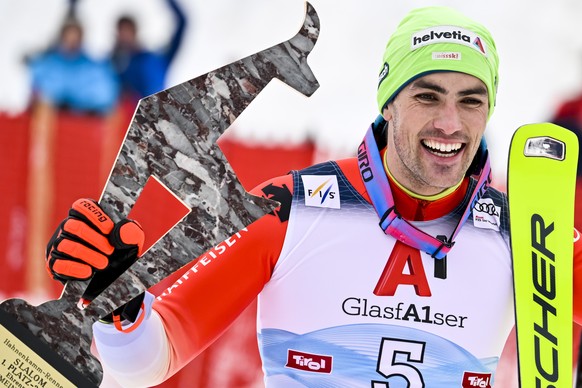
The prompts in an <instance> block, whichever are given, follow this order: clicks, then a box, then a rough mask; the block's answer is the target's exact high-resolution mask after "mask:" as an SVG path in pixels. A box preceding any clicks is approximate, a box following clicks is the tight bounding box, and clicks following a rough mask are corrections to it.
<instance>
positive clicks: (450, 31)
mask: <svg viewBox="0 0 582 388" xmlns="http://www.w3.org/2000/svg"><path fill="white" fill-rule="evenodd" d="M435 43H458V44H462V45H465V46H467V47H471V48H472V49H475V50H477V51H479V52H480V53H481V54H483V55H487V46H486V45H485V42H484V41H483V39H482V38H481V37H480V36H479V35H477V34H476V33H474V32H473V31H470V30H466V29H464V28H461V27H456V26H436V27H431V28H427V29H426V30H422V31H419V32H417V33H415V34H414V35H412V37H411V40H410V48H411V50H416V49H417V48H420V47H423V46H427V45H430V44H435Z"/></svg>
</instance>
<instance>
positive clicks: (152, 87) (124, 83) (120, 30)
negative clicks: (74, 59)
mask: <svg viewBox="0 0 582 388" xmlns="http://www.w3.org/2000/svg"><path fill="white" fill-rule="evenodd" d="M167 4H168V6H169V8H170V9H171V10H172V13H173V14H174V17H175V23H176V27H175V29H174V33H173V35H172V38H171V39H170V41H169V43H168V45H167V46H166V47H165V48H164V49H162V50H159V51H150V50H146V49H145V48H144V47H143V46H142V45H141V44H140V43H139V41H138V37H137V35H138V25H137V22H136V21H135V19H134V18H133V17H132V16H129V15H123V16H121V17H120V18H119V19H118V21H117V38H116V43H115V47H114V49H113V54H112V60H113V64H114V66H115V69H116V70H117V73H118V75H119V79H120V81H121V88H122V95H123V97H124V98H130V99H132V100H136V101H137V100H139V99H140V98H143V97H146V96H149V95H151V94H153V93H156V92H159V91H161V90H163V89H165V88H166V87H167V85H166V74H167V72H168V69H169V67H170V64H171V63H172V60H173V59H174V57H175V55H176V53H177V52H178V49H179V47H180V44H181V42H182V38H183V35H184V30H185V27H186V17H185V15H184V13H183V12H182V10H181V8H180V7H179V6H178V4H177V2H176V0H167Z"/></svg>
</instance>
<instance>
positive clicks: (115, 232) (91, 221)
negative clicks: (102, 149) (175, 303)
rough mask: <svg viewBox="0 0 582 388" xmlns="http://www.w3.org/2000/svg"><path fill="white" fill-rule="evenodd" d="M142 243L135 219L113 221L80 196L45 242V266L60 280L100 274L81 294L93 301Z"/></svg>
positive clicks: (92, 203) (129, 264)
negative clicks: (46, 242)
mask: <svg viewBox="0 0 582 388" xmlns="http://www.w3.org/2000/svg"><path fill="white" fill-rule="evenodd" d="M143 244H144V232H143V230H142V229H141V227H140V226H139V225H138V224H137V223H136V222H135V221H132V220H128V219H123V220H121V221H119V222H118V223H114V222H113V221H112V220H111V218H109V216H108V215H107V214H106V213H105V211H104V210H103V209H101V207H100V206H99V205H98V204H97V203H96V202H95V201H93V200H91V199H79V200H77V201H75V203H73V206H72V207H71V209H70V210H69V216H68V217H67V218H66V219H65V220H64V221H63V222H62V223H61V224H60V225H59V227H58V228H57V230H56V231H55V233H54V235H53V236H52V238H51V239H50V241H49V243H48V245H47V250H46V268H47V271H48V272H49V274H50V275H51V277H52V278H54V279H56V280H59V281H61V282H63V283H64V282H66V281H68V280H88V279H90V278H92V277H93V276H94V275H95V274H96V273H99V275H98V276H96V278H95V279H94V280H93V281H92V282H91V287H90V288H91V290H89V289H88V290H87V291H88V292H87V291H86V292H85V295H83V297H84V298H86V299H88V300H92V299H93V298H94V297H95V296H97V295H98V294H99V293H101V291H103V289H104V288H105V287H107V286H108V285H109V284H110V282H111V281H113V280H115V278H117V277H118V276H119V275H120V274H121V273H122V272H123V271H125V270H126V269H127V268H129V266H131V264H133V262H135V260H136V259H137V257H139V256H140V255H141V254H142V249H143ZM96 281H97V283H98V284H94V283H96Z"/></svg>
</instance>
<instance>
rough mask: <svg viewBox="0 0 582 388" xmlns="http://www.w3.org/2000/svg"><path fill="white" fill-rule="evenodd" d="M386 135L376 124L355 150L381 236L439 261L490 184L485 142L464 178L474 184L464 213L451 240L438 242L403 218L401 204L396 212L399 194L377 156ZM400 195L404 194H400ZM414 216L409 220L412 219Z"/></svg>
mask: <svg viewBox="0 0 582 388" xmlns="http://www.w3.org/2000/svg"><path fill="white" fill-rule="evenodd" d="M380 117H381V116H380ZM385 131H386V123H385V122H382V121H380V120H377V121H376V123H374V124H372V125H371V126H370V128H369V129H368V131H367V133H366V136H365V137H364V140H363V141H362V143H361V144H360V146H359V148H358V166H359V170H360V176H361V178H362V180H363V182H364V184H365V186H366V191H367V192H368V194H369V196H370V199H371V202H372V205H373V206H374V208H375V210H376V213H377V214H378V216H379V217H380V223H379V225H380V228H381V229H382V230H383V231H384V233H386V234H388V235H391V236H393V237H394V238H396V239H398V240H400V241H401V242H403V243H405V244H407V245H409V246H411V247H413V248H417V249H420V250H422V251H424V252H426V253H428V254H429V255H431V256H432V257H434V258H437V259H442V258H444V257H445V256H446V255H447V253H448V252H449V251H450V249H451V248H452V246H453V244H454V239H455V237H456V236H457V234H458V232H459V231H460V229H461V227H462V226H463V224H464V223H465V221H466V220H467V218H468V217H469V214H470V212H471V209H472V208H473V205H474V204H475V202H476V201H477V200H478V199H479V198H480V196H481V195H482V194H483V193H484V192H485V190H486V188H487V187H488V186H489V184H490V182H491V167H490V163H489V156H488V152H487V145H486V144H485V140H484V139H482V141H481V145H480V147H479V150H478V151H477V155H476V156H475V160H474V161H473V163H472V165H471V167H470V168H469V173H470V174H471V175H470V176H468V177H467V179H466V181H467V183H465V184H468V180H469V179H475V180H476V183H477V184H476V185H475V186H474V189H473V191H472V193H471V196H470V199H469V201H467V202H466V206H465V210H464V212H463V214H462V216H461V217H460V218H459V220H458V223H457V226H456V228H455V230H454V232H453V233H452V234H451V236H450V237H443V236H439V239H437V238H436V237H434V236H431V235H429V234H427V233H425V232H423V231H422V230H420V229H418V228H416V227H415V226H414V225H412V224H411V223H410V222H408V221H407V220H406V219H405V218H404V217H403V216H402V214H401V213H400V207H402V208H403V210H404V208H406V207H407V206H401V203H400V200H399V201H398V202H399V208H398V209H396V206H395V195H397V197H396V199H400V194H395V193H398V190H394V192H393V191H392V187H391V185H390V183H389V180H388V177H387V175H386V172H385V170H384V166H383V163H382V157H381V156H380V149H381V148H384V147H385V145H386V144H385V143H386V133H385ZM379 146H380V147H379ZM394 186H395V185H394ZM457 192H458V193H462V194H464V190H456V191H455V193H457ZM455 193H453V194H455ZM401 194H403V193H402V192H401ZM404 195H405V196H406V197H408V199H409V200H412V198H411V197H410V196H408V195H407V194H404ZM457 195H460V194H457ZM402 200H406V198H405V197H402ZM437 202H438V201H437ZM451 203H452V202H451ZM415 216H416V215H414V216H413V217H410V218H409V219H414V218H415Z"/></svg>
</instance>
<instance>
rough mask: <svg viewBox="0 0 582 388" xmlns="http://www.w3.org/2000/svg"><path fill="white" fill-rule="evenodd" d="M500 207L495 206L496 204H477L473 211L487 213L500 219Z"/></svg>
mask: <svg viewBox="0 0 582 388" xmlns="http://www.w3.org/2000/svg"><path fill="white" fill-rule="evenodd" d="M498 208H499V207H498V206H495V204H494V203H484V202H477V203H476V204H475V206H474V207H473V209H474V210H475V211H477V212H481V213H487V214H489V215H490V216H497V217H499V212H498V211H497V209H498Z"/></svg>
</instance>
